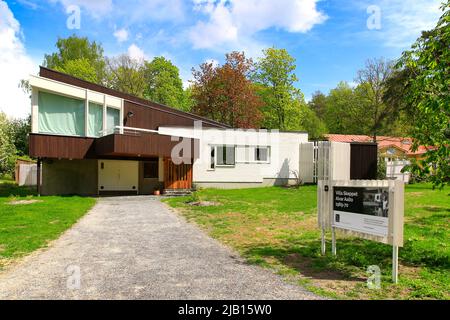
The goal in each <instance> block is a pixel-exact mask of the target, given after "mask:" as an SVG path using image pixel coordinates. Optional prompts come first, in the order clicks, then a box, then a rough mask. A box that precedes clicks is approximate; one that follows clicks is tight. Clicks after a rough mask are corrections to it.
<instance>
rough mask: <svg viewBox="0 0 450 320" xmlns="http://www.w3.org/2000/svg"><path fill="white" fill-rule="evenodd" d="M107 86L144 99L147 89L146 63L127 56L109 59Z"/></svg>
mask: <svg viewBox="0 0 450 320" xmlns="http://www.w3.org/2000/svg"><path fill="white" fill-rule="evenodd" d="M106 85H107V86H108V87H110V88H112V89H115V90H118V91H121V92H124V93H128V94H131V95H134V96H136V97H139V98H144V97H145V92H146V88H147V79H146V76H145V65H144V61H138V60H136V59H133V58H131V57H130V56H129V55H125V54H124V55H121V56H119V57H116V58H111V59H107V80H106Z"/></svg>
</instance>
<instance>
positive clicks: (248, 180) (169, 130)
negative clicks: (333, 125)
mask: <svg viewBox="0 0 450 320" xmlns="http://www.w3.org/2000/svg"><path fill="white" fill-rule="evenodd" d="M159 133H160V134H167V135H172V136H178V137H188V138H196V139H199V140H200V144H199V150H198V151H199V154H200V158H199V159H197V160H196V161H195V162H194V165H193V175H194V176H193V180H194V184H196V185H202V184H203V185H211V186H215V185H219V184H221V183H233V184H236V185H241V184H243V183H245V184H249V185H257V186H261V185H263V182H264V179H276V181H277V183H278V184H287V183H288V182H289V179H294V178H295V174H294V173H293V171H296V172H298V171H299V169H300V168H299V145H300V143H303V142H307V141H308V134H307V133H300V132H274V133H271V132H266V131H259V132H258V131H255V130H220V129H209V128H206V129H205V128H204V129H203V130H202V131H198V132H197V131H194V130H193V129H192V128H180V127H178V128H173V127H160V128H159ZM224 144H226V145H236V163H235V165H234V166H223V167H220V166H216V167H215V169H213V170H212V169H211V167H210V165H211V163H210V157H211V156H210V153H211V146H214V145H224ZM255 146H261V147H265V146H267V147H269V148H270V156H269V158H270V162H269V163H263V162H255V161H254V159H253V154H254V148H255ZM269 185H270V184H269Z"/></svg>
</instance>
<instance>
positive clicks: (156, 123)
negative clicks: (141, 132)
mask: <svg viewBox="0 0 450 320" xmlns="http://www.w3.org/2000/svg"><path fill="white" fill-rule="evenodd" d="M128 112H133V113H134V116H133V117H132V118H127V117H126V115H127V114H128ZM124 115H125V119H124V125H125V126H127V127H133V128H143V129H150V130H157V129H158V127H160V126H193V124H194V120H193V119H189V118H184V117H178V116H176V115H174V114H172V113H169V112H165V111H160V110H155V109H151V108H148V107H146V106H142V105H139V104H136V103H133V102H130V101H125V103H124Z"/></svg>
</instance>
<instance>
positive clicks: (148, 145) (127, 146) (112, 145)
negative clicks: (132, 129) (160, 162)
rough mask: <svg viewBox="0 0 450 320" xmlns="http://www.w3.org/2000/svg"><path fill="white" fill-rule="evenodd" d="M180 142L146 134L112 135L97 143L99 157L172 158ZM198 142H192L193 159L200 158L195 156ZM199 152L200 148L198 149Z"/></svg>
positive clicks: (166, 137) (168, 137) (100, 139)
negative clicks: (173, 150)
mask: <svg viewBox="0 0 450 320" xmlns="http://www.w3.org/2000/svg"><path fill="white" fill-rule="evenodd" d="M178 143H179V142H178V141H171V137H170V136H163V135H159V134H156V133H154V134H152V133H148V134H147V133H146V134H142V135H139V136H131V135H121V134H112V135H109V136H105V137H102V138H99V139H98V140H97V141H96V147H95V151H96V154H97V156H107V155H109V156H111V155H115V156H140V157H170V156H171V153H172V149H173V147H174V146H175V145H177V144H178ZM198 143H199V142H198V140H194V139H192V140H191V150H192V154H191V155H190V157H189V158H190V159H191V158H198V155H195V154H193V150H194V146H195V144H198ZM196 149H197V150H198V148H196Z"/></svg>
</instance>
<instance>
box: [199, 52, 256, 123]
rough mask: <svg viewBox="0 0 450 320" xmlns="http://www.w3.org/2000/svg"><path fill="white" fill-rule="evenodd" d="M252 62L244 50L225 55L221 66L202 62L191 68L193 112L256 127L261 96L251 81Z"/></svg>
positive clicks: (218, 119) (227, 121) (221, 120)
mask: <svg viewBox="0 0 450 320" xmlns="http://www.w3.org/2000/svg"><path fill="white" fill-rule="evenodd" d="M253 68H254V65H253V61H252V60H251V59H247V58H246V57H245V55H244V53H241V52H232V53H229V54H227V55H226V62H225V64H224V65H222V66H214V65H213V64H212V63H209V62H205V63H203V64H201V65H200V69H199V70H195V69H194V70H193V76H194V80H193V83H192V98H193V100H194V101H195V105H194V106H193V112H195V113H197V114H199V115H202V116H206V117H209V118H211V119H212V120H216V121H220V122H222V123H225V124H228V125H230V126H232V127H239V128H258V127H259V124H260V122H261V111H260V108H261V105H262V104H261V100H260V98H259V97H258V95H257V94H256V90H255V86H254V84H253V83H252V82H251V81H250V79H249V76H250V72H251V71H252V70H253Z"/></svg>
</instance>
